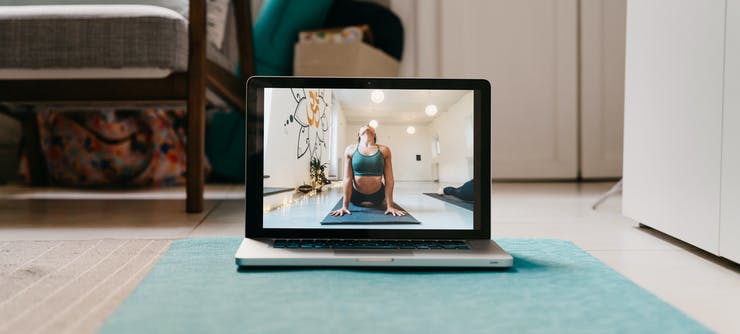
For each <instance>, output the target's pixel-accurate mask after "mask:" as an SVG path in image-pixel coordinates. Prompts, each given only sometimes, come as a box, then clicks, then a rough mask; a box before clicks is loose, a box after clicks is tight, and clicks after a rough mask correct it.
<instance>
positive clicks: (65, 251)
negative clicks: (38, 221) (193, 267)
mask: <svg viewBox="0 0 740 334" xmlns="http://www.w3.org/2000/svg"><path fill="white" fill-rule="evenodd" d="M169 244H170V240H109V239H105V240H85V241H6V242H3V241H0V319H2V322H0V333H94V332H96V331H97V330H98V329H99V328H100V326H101V325H102V324H103V322H104V321H105V320H106V319H107V318H108V316H109V315H110V314H112V313H113V311H114V310H115V309H116V308H117V307H118V305H120V304H121V302H122V301H123V300H124V299H125V298H126V297H127V296H128V295H129V293H130V292H131V291H132V290H133V289H134V288H135V287H136V286H137V285H138V284H139V281H141V279H142V278H143V277H144V276H145V275H146V274H147V273H148V272H149V269H151V267H152V266H153V265H154V263H155V262H156V261H157V259H159V257H160V256H161V255H162V254H163V253H164V252H165V251H166V250H167V248H168V247H169Z"/></svg>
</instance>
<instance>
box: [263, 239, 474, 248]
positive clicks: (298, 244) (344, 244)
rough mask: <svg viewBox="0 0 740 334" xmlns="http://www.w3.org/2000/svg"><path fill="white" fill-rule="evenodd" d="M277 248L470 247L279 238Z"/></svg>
mask: <svg viewBox="0 0 740 334" xmlns="http://www.w3.org/2000/svg"><path fill="white" fill-rule="evenodd" d="M272 246H273V247H275V248H301V249H470V246H468V244H467V243H466V242H465V241H460V240H309V239H278V240H275V242H274V243H273V245H272Z"/></svg>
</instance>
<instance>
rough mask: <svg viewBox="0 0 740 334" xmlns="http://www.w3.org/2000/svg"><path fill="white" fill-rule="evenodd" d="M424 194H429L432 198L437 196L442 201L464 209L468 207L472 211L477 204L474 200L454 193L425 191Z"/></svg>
mask: <svg viewBox="0 0 740 334" xmlns="http://www.w3.org/2000/svg"><path fill="white" fill-rule="evenodd" d="M424 195H427V196H429V197H432V198H436V199H438V200H440V201H444V202H447V203H450V204H452V205H457V206H459V207H461V208H463V209H467V210H470V211H473V207H474V206H475V204H474V203H473V202H468V201H463V200H461V199H459V198H457V197H455V196H452V195H440V194H435V193H424Z"/></svg>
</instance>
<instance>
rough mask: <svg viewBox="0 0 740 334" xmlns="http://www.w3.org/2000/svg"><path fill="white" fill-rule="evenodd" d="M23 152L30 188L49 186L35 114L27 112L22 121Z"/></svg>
mask: <svg viewBox="0 0 740 334" xmlns="http://www.w3.org/2000/svg"><path fill="white" fill-rule="evenodd" d="M22 128H23V137H22V138H23V139H22V140H23V150H24V152H25V155H26V163H27V164H28V175H29V176H30V185H31V186H46V185H48V184H49V175H48V174H49V173H48V171H47V170H46V159H45V158H44V154H43V151H42V149H41V136H40V134H39V122H38V119H37V118H36V112H35V111H31V112H28V113H27V115H24V117H23V120H22Z"/></svg>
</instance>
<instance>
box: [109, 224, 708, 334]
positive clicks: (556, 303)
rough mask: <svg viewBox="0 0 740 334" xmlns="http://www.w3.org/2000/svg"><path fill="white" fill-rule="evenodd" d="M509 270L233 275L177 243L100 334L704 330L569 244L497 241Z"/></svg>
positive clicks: (212, 252)
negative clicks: (511, 260)
mask: <svg viewBox="0 0 740 334" xmlns="http://www.w3.org/2000/svg"><path fill="white" fill-rule="evenodd" d="M497 241H498V242H499V244H500V245H501V246H502V247H503V248H504V249H506V250H507V251H508V252H509V253H511V255H512V256H514V267H513V268H511V269H509V270H505V271H482V270H481V271H412V270H409V271H392V270H378V269H375V270H359V269H355V270H350V269H344V270H341V269H302V270H297V269H293V270H289V269H285V270H255V271H249V270H244V271H239V270H237V267H236V265H235V264H234V253H235V252H236V250H237V248H238V247H239V243H240V242H241V238H207V239H188V240H176V241H174V242H173V243H172V245H171V246H170V249H169V250H168V251H167V253H166V254H165V255H164V256H163V257H162V258H161V259H160V261H159V262H158V263H157V264H156V265H155V266H154V268H153V269H152V270H151V271H150V272H149V274H148V275H147V277H145V278H144V279H143V280H142V282H141V284H139V286H138V287H137V288H136V289H135V290H134V292H133V293H131V295H129V296H128V298H127V299H126V300H125V301H124V302H123V304H122V305H121V306H120V307H119V308H118V310H117V311H116V312H115V313H114V314H113V315H112V316H111V317H110V318H109V319H108V321H107V323H106V324H105V325H104V326H103V327H102V330H101V332H102V333H245V332H248V333H353V334H354V333H532V332H539V333H541V332H547V333H706V332H709V331H708V330H707V329H706V328H704V327H702V326H701V325H700V324H698V323H697V322H695V321H694V320H692V319H690V318H689V317H687V316H686V315H684V314H683V313H681V312H680V311H678V310H676V309H675V308H673V307H672V306H670V305H668V304H666V303H665V302H663V301H661V300H660V299H658V298H657V297H655V296H654V295H652V294H650V293H649V292H647V291H645V290H643V289H642V288H640V287H639V286H637V285H635V284H634V283H632V282H631V281H629V280H628V279H626V278H625V277H623V276H621V275H620V274H618V273H616V272H615V271H614V270H612V269H610V268H609V267H607V266H606V265H604V264H603V263H601V262H600V261H599V260H597V259H595V258H594V257H592V256H591V255H589V254H587V253H586V252H584V251H583V250H581V249H580V248H578V247H576V246H575V245H574V244H573V243H571V242H568V241H562V240H548V239H502V240H497Z"/></svg>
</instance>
